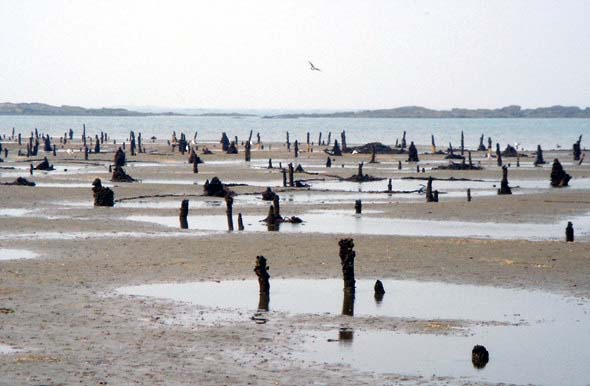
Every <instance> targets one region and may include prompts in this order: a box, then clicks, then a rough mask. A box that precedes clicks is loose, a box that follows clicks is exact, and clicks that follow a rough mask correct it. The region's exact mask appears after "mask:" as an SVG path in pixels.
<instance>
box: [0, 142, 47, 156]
mask: <svg viewBox="0 0 590 386" xmlns="http://www.w3.org/2000/svg"><path fill="white" fill-rule="evenodd" d="M4 150H5V151H6V152H8V149H4ZM53 156H54V157H56V156H57V146H55V143H54V144H53Z"/></svg>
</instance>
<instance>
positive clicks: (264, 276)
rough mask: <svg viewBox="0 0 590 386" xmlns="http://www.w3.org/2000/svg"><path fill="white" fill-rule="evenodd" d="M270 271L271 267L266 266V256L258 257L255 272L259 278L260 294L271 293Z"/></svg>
mask: <svg viewBox="0 0 590 386" xmlns="http://www.w3.org/2000/svg"><path fill="white" fill-rule="evenodd" d="M269 269H270V267H269V266H268V265H267V264H266V258H265V257H264V256H256V266H255V267H254V272H255V273H256V276H258V289H259V292H260V293H266V294H269V293H270V281H269V279H270V274H269V273H268V271H269Z"/></svg>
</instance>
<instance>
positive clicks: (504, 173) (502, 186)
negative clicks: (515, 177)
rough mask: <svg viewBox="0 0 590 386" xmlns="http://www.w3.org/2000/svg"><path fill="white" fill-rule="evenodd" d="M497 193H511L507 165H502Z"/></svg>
mask: <svg viewBox="0 0 590 386" xmlns="http://www.w3.org/2000/svg"><path fill="white" fill-rule="evenodd" d="M498 194H499V195H501V194H512V189H510V186H509V185H508V167H507V166H502V182H500V189H498Z"/></svg>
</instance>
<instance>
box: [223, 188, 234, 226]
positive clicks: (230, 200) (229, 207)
mask: <svg viewBox="0 0 590 386" xmlns="http://www.w3.org/2000/svg"><path fill="white" fill-rule="evenodd" d="M233 204H234V199H233V198H232V197H231V196H230V195H229V194H228V195H227V196H225V205H226V210H225V214H226V215H227V229H228V230H230V231H233V230H234V219H233Z"/></svg>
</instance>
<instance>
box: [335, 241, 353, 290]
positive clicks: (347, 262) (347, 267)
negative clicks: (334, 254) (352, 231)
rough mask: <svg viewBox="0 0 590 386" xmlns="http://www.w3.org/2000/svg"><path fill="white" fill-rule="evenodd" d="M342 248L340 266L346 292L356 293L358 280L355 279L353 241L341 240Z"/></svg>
mask: <svg viewBox="0 0 590 386" xmlns="http://www.w3.org/2000/svg"><path fill="white" fill-rule="evenodd" d="M338 245H339V246H340V253H339V256H340V264H341V265H342V278H343V279H344V291H351V292H353V293H354V291H355V284H356V280H355V278H354V258H355V257H356V253H355V252H354V250H353V248H354V242H353V240H352V239H341V240H340V241H339V242H338Z"/></svg>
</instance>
